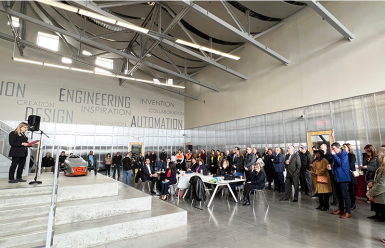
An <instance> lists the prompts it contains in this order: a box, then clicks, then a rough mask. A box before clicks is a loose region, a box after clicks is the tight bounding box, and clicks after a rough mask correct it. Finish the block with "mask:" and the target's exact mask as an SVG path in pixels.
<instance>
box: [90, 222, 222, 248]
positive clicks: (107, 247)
mask: <svg viewBox="0 0 385 248" xmlns="http://www.w3.org/2000/svg"><path fill="white" fill-rule="evenodd" d="M187 230H188V227H187V226H184V227H179V228H178V229H177V230H172V231H170V230H165V231H161V232H156V233H151V234H147V235H144V236H139V237H135V238H129V239H123V240H119V241H115V242H110V243H105V244H99V245H95V246H91V247H92V248H137V247H176V246H175V244H177V243H182V242H184V241H186V240H187ZM170 235H171V236H170ZM186 246H187V245H186ZM220 246H222V247H227V246H226V244H222V245H220ZM177 247H184V246H177ZM202 247H203V246H202Z"/></svg>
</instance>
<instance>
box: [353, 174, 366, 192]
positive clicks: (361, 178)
mask: <svg viewBox="0 0 385 248" xmlns="http://www.w3.org/2000/svg"><path fill="white" fill-rule="evenodd" d="M357 182H358V184H357V185H356V186H355V190H356V196H357V197H366V195H365V187H366V185H365V177H364V176H363V175H359V176H358V177H357Z"/></svg>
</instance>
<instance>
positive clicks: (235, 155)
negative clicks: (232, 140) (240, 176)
mask: <svg viewBox="0 0 385 248" xmlns="http://www.w3.org/2000/svg"><path fill="white" fill-rule="evenodd" d="M236 157H237V147H234V148H233V153H232V154H231V156H230V160H229V165H230V167H231V170H232V171H234V172H235V170H236V169H237V168H236V166H235V158H236Z"/></svg>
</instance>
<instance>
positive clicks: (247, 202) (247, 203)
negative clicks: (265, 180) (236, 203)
mask: <svg viewBox="0 0 385 248" xmlns="http://www.w3.org/2000/svg"><path fill="white" fill-rule="evenodd" d="M245 198H246V201H245V203H243V206H248V205H250V200H249V197H245Z"/></svg>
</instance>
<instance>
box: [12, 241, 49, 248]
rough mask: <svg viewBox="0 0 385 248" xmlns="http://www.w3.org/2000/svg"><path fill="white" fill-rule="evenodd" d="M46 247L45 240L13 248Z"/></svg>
mask: <svg viewBox="0 0 385 248" xmlns="http://www.w3.org/2000/svg"><path fill="white" fill-rule="evenodd" d="M44 247H45V240H41V241H38V242H32V243H28V244H24V245H17V246H12V248H44Z"/></svg>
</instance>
